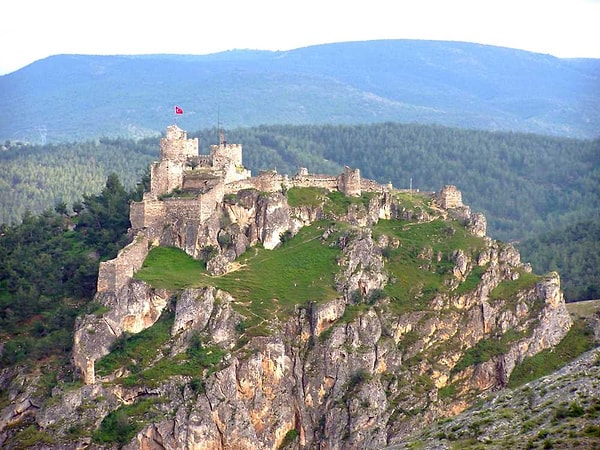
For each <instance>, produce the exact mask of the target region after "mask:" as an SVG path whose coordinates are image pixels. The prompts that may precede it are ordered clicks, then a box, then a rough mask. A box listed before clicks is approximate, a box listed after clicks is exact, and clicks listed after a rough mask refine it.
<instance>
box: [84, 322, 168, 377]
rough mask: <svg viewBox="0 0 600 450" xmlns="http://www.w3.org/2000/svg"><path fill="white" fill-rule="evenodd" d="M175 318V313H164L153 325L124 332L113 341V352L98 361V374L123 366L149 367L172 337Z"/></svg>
mask: <svg viewBox="0 0 600 450" xmlns="http://www.w3.org/2000/svg"><path fill="white" fill-rule="evenodd" d="M174 318H175V316H174V314H173V313H163V315H162V316H161V318H160V319H159V320H158V321H157V322H156V323H155V324H154V325H152V326H151V327H149V328H146V329H145V330H143V331H140V332H139V333H137V334H128V333H125V334H123V335H122V336H121V337H119V338H118V339H117V340H116V341H115V342H114V343H113V345H112V347H111V352H110V353H109V354H108V355H106V356H104V357H102V358H100V359H99V360H98V361H96V367H95V368H96V374H97V375H99V376H106V375H109V374H111V373H112V372H114V371H115V370H117V369H119V368H121V367H126V368H127V369H129V370H130V371H132V372H139V371H140V370H141V369H142V368H144V367H147V366H148V365H149V364H150V363H151V362H152V361H153V360H154V359H155V358H156V356H157V350H158V349H159V348H160V347H161V346H162V345H163V344H165V343H166V342H167V341H168V340H169V339H170V337H171V327H172V326H173V320H174Z"/></svg>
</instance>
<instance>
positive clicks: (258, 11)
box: [0, 0, 600, 74]
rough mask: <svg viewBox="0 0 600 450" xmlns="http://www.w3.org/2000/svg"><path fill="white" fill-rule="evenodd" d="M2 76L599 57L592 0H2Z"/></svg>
mask: <svg viewBox="0 0 600 450" xmlns="http://www.w3.org/2000/svg"><path fill="white" fill-rule="evenodd" d="M0 17H2V25H0V50H1V52H0V56H1V58H0V74H5V73H9V72H12V71H15V70H17V69H19V68H21V67H23V66H25V65H27V64H30V63H32V62H34V61H36V60H38V59H42V58H45V57H47V56H50V55H55V54H61V53H81V54H140V53H186V54H207V53H215V52H219V51H223V50H231V49H262V50H289V49H292V48H298V47H305V46H308V45H314V44H322V43H330V42H343V41H362V40H371V39H436V40H453V41H467V42H476V43H481V44H492V45H499V46H504V47H512V48H519V49H524V50H530V51H535V52H539V53H549V54H552V55H555V56H559V57H593V58H600V0H387V1H384V0H298V1H285V0H280V1H276V0H215V1H213V2H209V1H207V0H169V1H163V0H1V1H0Z"/></svg>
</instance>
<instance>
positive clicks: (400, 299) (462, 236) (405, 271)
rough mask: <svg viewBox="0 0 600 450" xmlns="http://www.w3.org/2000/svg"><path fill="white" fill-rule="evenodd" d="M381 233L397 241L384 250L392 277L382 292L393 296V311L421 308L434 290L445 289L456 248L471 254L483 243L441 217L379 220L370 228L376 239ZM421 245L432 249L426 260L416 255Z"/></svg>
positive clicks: (443, 290) (433, 294) (387, 266)
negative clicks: (425, 219)
mask: <svg viewBox="0 0 600 450" xmlns="http://www.w3.org/2000/svg"><path fill="white" fill-rule="evenodd" d="M381 235H386V236H388V237H396V238H398V240H399V241H400V245H399V247H398V248H387V249H384V255H385V256H386V268H387V269H388V271H389V272H390V274H391V275H392V277H393V278H394V279H395V282H392V283H390V284H388V285H387V286H386V288H385V293H386V294H387V295H388V296H390V297H391V298H392V299H393V301H392V303H391V306H392V308H394V310H395V312H397V313H403V312H406V311H411V310H420V309H423V308H425V307H426V305H427V303H428V302H429V301H430V300H431V299H432V298H433V297H434V296H435V295H436V294H437V293H439V292H447V291H448V288H447V287H446V286H445V285H444V283H443V282H444V280H445V279H446V278H448V277H451V276H453V275H452V268H453V267H454V262H453V261H452V260H451V256H452V254H453V253H454V252H455V251H456V250H458V249H462V250H463V251H464V252H465V253H466V254H475V253H476V252H478V251H480V250H481V249H482V248H483V246H484V242H483V240H482V239H481V238H478V237H476V236H474V235H472V234H471V233H469V232H468V231H467V230H466V229H465V227H464V226H463V225H461V224H460V223H458V222H457V221H452V222H448V221H444V220H442V219H437V220H433V221H431V222H425V223H419V222H408V221H403V220H380V221H379V222H378V223H377V225H375V226H374V227H373V237H374V239H375V240H377V239H378V238H379V237H380V236H381ZM425 248H428V249H430V250H431V252H432V255H433V257H432V258H431V259H430V260H429V259H424V258H422V257H420V255H421V254H422V252H423V249H425ZM438 254H439V255H441V258H440V260H439V261H438V258H437V256H438ZM480 276H481V275H480V273H479V272H478V271H477V272H476V273H475V275H473V277H474V279H476V278H477V277H479V278H480ZM473 281H474V280H470V281H469V283H468V284H467V287H466V288H469V286H470V285H471V284H472V283H473Z"/></svg>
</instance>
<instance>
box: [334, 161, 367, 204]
mask: <svg viewBox="0 0 600 450" xmlns="http://www.w3.org/2000/svg"><path fill="white" fill-rule="evenodd" d="M337 188H338V190H339V191H340V192H342V193H343V194H345V195H348V196H351V197H360V194H361V193H362V192H361V188H360V170H359V169H351V168H350V167H348V166H346V167H344V172H343V173H342V174H341V175H340V176H338V177H337Z"/></svg>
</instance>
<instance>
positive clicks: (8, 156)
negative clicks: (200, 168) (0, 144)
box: [0, 138, 158, 224]
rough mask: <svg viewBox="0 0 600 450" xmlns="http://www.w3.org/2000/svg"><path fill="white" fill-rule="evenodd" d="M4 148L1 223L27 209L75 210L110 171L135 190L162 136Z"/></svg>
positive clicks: (0, 155) (0, 157)
mask: <svg viewBox="0 0 600 450" xmlns="http://www.w3.org/2000/svg"><path fill="white" fill-rule="evenodd" d="M5 148H6V150H5V151H0V166H1V167H2V171H0V199H1V200H0V223H7V224H12V223H18V222H19V221H20V220H21V219H22V218H23V215H24V214H25V213H26V212H27V211H29V212H30V213H33V214H39V213H41V212H42V211H45V210H47V209H48V208H53V207H54V205H56V204H58V203H60V202H65V203H66V204H67V206H68V208H69V209H71V208H72V205H73V203H78V202H80V201H81V200H82V199H83V195H92V194H98V193H99V192H100V191H101V190H102V188H103V185H104V183H105V181H106V178H107V176H108V175H109V174H111V173H115V174H116V175H117V176H118V177H119V180H121V181H122V183H123V184H124V185H125V186H126V187H127V188H129V189H130V188H133V187H134V186H135V185H136V183H137V182H138V181H139V180H140V177H141V176H142V174H143V173H145V172H146V171H147V169H148V165H149V164H150V162H152V161H153V160H155V159H156V157H157V155H158V138H154V139H144V140H140V141H134V140H125V139H100V140H97V141H88V142H77V143H70V144H59V145H46V146H16V145H14V146H10V145H8V146H5Z"/></svg>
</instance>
